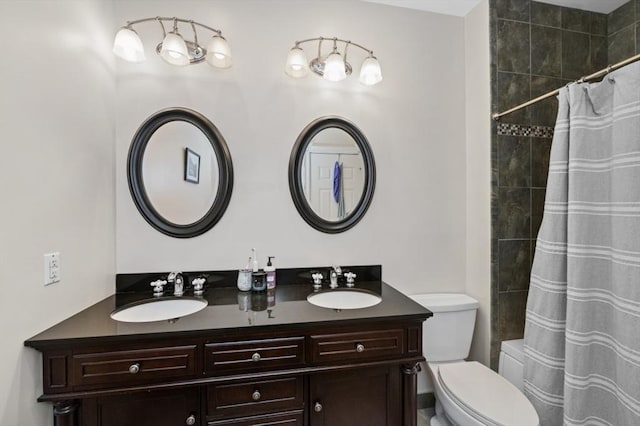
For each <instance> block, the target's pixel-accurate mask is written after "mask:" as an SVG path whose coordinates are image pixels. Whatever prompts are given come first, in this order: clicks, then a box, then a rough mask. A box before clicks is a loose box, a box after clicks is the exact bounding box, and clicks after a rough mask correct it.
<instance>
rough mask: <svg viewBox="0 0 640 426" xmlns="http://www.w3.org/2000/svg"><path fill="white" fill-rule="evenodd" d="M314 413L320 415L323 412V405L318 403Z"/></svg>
mask: <svg viewBox="0 0 640 426" xmlns="http://www.w3.org/2000/svg"><path fill="white" fill-rule="evenodd" d="M313 411H315V412H316V413H319V412H320V411H322V404H320V403H319V402H316V403H315V404H314V406H313Z"/></svg>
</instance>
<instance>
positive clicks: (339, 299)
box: [307, 288, 382, 309]
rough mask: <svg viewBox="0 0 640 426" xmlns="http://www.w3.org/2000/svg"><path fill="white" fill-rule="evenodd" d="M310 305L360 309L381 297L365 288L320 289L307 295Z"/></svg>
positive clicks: (374, 303)
mask: <svg viewBox="0 0 640 426" xmlns="http://www.w3.org/2000/svg"><path fill="white" fill-rule="evenodd" d="M307 301H308V302H309V303H311V304H312V305H316V306H320V307H321V308H329V309H362V308H368V307H371V306H375V305H377V304H378V303H380V302H382V297H380V296H378V295H377V294H375V293H372V292H370V291H367V290H358V289H343V288H341V289H336V290H328V291H320V292H318V293H312V294H310V295H308V296H307Z"/></svg>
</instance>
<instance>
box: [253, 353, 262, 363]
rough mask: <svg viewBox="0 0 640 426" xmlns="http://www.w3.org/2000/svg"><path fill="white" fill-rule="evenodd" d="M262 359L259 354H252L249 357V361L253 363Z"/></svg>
mask: <svg viewBox="0 0 640 426" xmlns="http://www.w3.org/2000/svg"><path fill="white" fill-rule="evenodd" d="M261 359H262V357H261V356H260V354H259V353H258V352H256V353H254V354H253V355H251V360H252V361H253V362H258V361H260V360H261Z"/></svg>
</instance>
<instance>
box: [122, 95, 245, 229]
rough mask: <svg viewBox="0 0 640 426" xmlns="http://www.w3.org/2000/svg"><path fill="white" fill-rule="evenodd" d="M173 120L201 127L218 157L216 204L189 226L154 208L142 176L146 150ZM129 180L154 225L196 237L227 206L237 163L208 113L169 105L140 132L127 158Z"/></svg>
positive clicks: (137, 202) (138, 204)
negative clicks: (206, 115)
mask: <svg viewBox="0 0 640 426" xmlns="http://www.w3.org/2000/svg"><path fill="white" fill-rule="evenodd" d="M172 121H184V122H186V123H189V124H192V125H193V126H195V127H197V128H198V129H199V130H200V131H201V132H202V133H204V135H205V137H206V138H207V139H208V140H209V142H210V143H211V147H212V148H213V152H214V153H215V155H216V159H217V160H218V190H217V192H216V196H215V198H214V201H213V204H212V205H211V208H210V209H209V211H208V212H207V213H205V215H204V216H203V217H202V218H200V219H199V220H197V221H195V222H193V223H190V224H186V225H181V224H176V223H173V222H170V221H168V220H167V219H165V218H164V217H163V216H162V215H161V214H160V213H159V212H158V211H157V210H156V209H155V208H154V207H153V204H152V203H151V201H150V200H149V196H148V195H147V191H146V190H145V187H144V179H143V177H142V162H143V158H144V151H145V149H146V147H147V145H148V144H149V141H150V139H151V137H152V136H153V134H154V133H155V132H156V130H158V129H159V128H160V127H161V126H163V125H164V124H167V123H170V122H172ZM127 180H128V182H129V191H130V192H131V197H132V198H133V201H134V203H135V205H136V207H137V208H138V211H139V212H140V214H141V215H142V217H143V218H144V219H145V220H146V221H147V222H148V223H149V224H150V225H151V226H152V227H154V228H155V229H156V230H158V231H160V232H162V233H163V234H166V235H169V236H172V237H176V238H192V237H196V236H198V235H201V234H203V233H205V232H207V231H208V230H209V229H211V228H212V227H213V226H214V225H215V224H216V223H218V221H219V220H220V218H221V217H222V215H223V214H224V212H225V210H226V209H227V206H228V205H229V201H230V200H231V192H232V189H233V164H232V162H231V154H230V153H229V148H228V147H227V144H226V142H225V140H224V137H222V134H221V133H220V132H219V131H218V128H217V127H216V126H215V125H214V124H213V123H212V122H211V121H209V120H208V119H207V118H206V117H205V116H204V115H202V114H200V113H199V112H197V111H193V110H191V109H188V108H181V107H175V108H167V109H163V110H161V111H158V112H156V113H155V114H153V115H151V116H150V117H149V118H147V119H146V120H145V121H144V122H143V123H142V125H141V126H140V127H139V128H138V130H137V131H136V133H135V135H134V137H133V139H132V141H131V147H130V148H129V155H128V157H127Z"/></svg>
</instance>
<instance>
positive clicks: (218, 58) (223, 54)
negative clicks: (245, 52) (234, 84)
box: [207, 35, 231, 68]
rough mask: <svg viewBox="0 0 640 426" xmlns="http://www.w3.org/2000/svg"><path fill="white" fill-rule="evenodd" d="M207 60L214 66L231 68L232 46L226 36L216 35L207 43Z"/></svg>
mask: <svg viewBox="0 0 640 426" xmlns="http://www.w3.org/2000/svg"><path fill="white" fill-rule="evenodd" d="M207 62H208V63H209V65H211V66H212V67H216V68H229V67H230V66H231V48H230V47H229V43H227V40H225V39H224V37H221V36H219V35H214V36H213V37H211V40H209V44H208V45H207Z"/></svg>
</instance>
